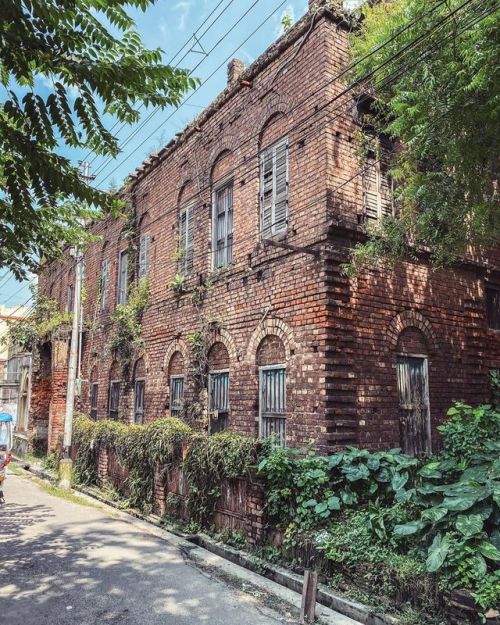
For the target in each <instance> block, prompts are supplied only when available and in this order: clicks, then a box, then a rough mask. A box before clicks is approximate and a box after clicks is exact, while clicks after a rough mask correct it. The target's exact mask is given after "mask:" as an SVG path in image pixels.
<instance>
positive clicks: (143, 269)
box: [139, 233, 151, 278]
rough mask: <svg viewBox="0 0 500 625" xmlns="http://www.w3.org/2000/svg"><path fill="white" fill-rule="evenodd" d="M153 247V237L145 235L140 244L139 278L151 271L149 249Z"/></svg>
mask: <svg viewBox="0 0 500 625" xmlns="http://www.w3.org/2000/svg"><path fill="white" fill-rule="evenodd" d="M150 247H151V235H150V234H149V233H148V234H143V235H142V236H141V239H140V243H139V278H142V277H143V276H145V275H146V274H147V273H148V271H149V249H150Z"/></svg>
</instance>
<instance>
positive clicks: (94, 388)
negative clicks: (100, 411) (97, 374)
mask: <svg viewBox="0 0 500 625" xmlns="http://www.w3.org/2000/svg"><path fill="white" fill-rule="evenodd" d="M98 390H99V385H98V384H97V383H96V382H94V383H93V384H92V385H91V386H90V418H91V419H94V421H95V420H96V419H97V396H98Z"/></svg>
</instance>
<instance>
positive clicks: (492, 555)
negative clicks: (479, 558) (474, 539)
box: [476, 540, 500, 562]
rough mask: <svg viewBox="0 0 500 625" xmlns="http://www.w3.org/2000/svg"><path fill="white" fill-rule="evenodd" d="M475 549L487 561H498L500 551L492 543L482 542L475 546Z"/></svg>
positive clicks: (499, 559)
mask: <svg viewBox="0 0 500 625" xmlns="http://www.w3.org/2000/svg"><path fill="white" fill-rule="evenodd" d="M476 549H477V551H479V553H480V554H481V555H483V556H484V557H485V558H488V560H494V561H495V562H499V561H500V551H499V550H498V549H497V548H496V547H495V545H493V544H492V543H489V542H487V541H485V540H483V541H482V542H480V543H479V544H478V545H477V547H476Z"/></svg>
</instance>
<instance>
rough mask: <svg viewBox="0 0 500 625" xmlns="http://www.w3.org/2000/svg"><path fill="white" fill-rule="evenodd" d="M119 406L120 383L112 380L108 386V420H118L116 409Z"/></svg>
mask: <svg viewBox="0 0 500 625" xmlns="http://www.w3.org/2000/svg"><path fill="white" fill-rule="evenodd" d="M119 406H120V381H119V380H113V381H112V382H110V384H109V409H108V416H109V418H110V419H118V408H119Z"/></svg>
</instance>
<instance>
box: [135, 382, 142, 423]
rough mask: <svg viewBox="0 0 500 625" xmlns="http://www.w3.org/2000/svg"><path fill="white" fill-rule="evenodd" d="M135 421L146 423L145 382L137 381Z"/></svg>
mask: <svg viewBox="0 0 500 625" xmlns="http://www.w3.org/2000/svg"><path fill="white" fill-rule="evenodd" d="M134 421H135V423H144V380H136V381H135V393H134Z"/></svg>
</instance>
